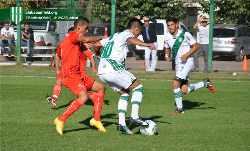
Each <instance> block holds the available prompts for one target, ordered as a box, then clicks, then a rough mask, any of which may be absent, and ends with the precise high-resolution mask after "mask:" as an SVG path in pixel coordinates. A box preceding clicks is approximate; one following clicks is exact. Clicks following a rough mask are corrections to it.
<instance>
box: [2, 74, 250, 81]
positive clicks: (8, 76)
mask: <svg viewBox="0 0 250 151" xmlns="http://www.w3.org/2000/svg"><path fill="white" fill-rule="evenodd" d="M0 78H48V79H55V78H56V77H54V76H39V75H0ZM139 80H141V81H145V80H159V81H167V82H171V81H172V80H169V79H168V80H163V79H144V78H142V79H139ZM223 81H227V82H250V80H249V81H247V80H229V79H225V80H223Z"/></svg>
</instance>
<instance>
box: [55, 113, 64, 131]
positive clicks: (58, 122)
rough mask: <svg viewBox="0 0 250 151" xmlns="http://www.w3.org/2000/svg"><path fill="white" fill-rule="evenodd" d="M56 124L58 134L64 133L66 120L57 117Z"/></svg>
mask: <svg viewBox="0 0 250 151" xmlns="http://www.w3.org/2000/svg"><path fill="white" fill-rule="evenodd" d="M54 124H55V125H56V131H57V133H58V134H60V135H63V127H64V122H63V121H61V120H60V119H58V117H57V118H55V120H54Z"/></svg>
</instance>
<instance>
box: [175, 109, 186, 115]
mask: <svg viewBox="0 0 250 151" xmlns="http://www.w3.org/2000/svg"><path fill="white" fill-rule="evenodd" d="M175 112H176V113H180V114H184V110H183V109H182V108H176V109H175Z"/></svg>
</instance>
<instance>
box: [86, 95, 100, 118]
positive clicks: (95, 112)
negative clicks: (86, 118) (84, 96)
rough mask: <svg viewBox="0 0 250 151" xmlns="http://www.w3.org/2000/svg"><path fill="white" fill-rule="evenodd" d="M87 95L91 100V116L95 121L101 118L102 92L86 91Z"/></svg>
mask: <svg viewBox="0 0 250 151" xmlns="http://www.w3.org/2000/svg"><path fill="white" fill-rule="evenodd" d="M88 97H89V98H90V99H91V101H92V102H93V105H94V107H93V117H94V119H95V120H96V121H100V120H101V111H102V106H103V101H104V94H103V93H99V92H91V93H88Z"/></svg>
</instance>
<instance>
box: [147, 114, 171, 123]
mask: <svg viewBox="0 0 250 151" xmlns="http://www.w3.org/2000/svg"><path fill="white" fill-rule="evenodd" d="M160 118H162V116H159V115H153V116H150V117H143V118H142V119H143V120H152V121H154V122H156V123H165V124H172V123H170V122H166V121H162V120H159V119H160Z"/></svg>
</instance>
